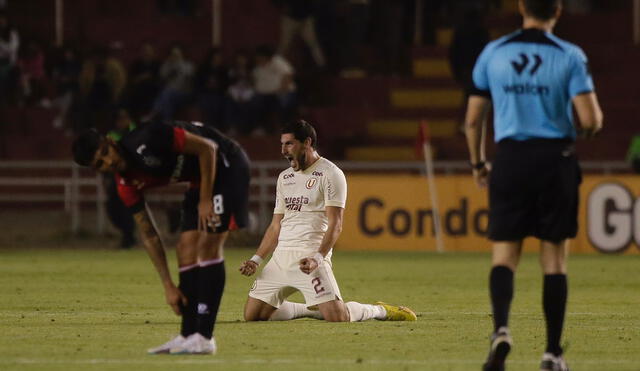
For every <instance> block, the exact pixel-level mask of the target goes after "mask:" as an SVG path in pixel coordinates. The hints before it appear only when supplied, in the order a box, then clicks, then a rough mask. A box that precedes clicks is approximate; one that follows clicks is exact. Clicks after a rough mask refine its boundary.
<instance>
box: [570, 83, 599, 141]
mask: <svg viewBox="0 0 640 371" xmlns="http://www.w3.org/2000/svg"><path fill="white" fill-rule="evenodd" d="M573 105H574V107H575V108H576V113H577V114H578V119H579V120H580V132H581V134H582V135H583V136H584V137H586V138H590V137H593V136H594V135H595V134H596V133H597V132H599V131H600V130H601V129H602V120H603V115H602V110H601V109H600V104H599V103H598V97H597V96H596V93H594V92H589V93H584V94H579V95H576V96H575V97H574V98H573Z"/></svg>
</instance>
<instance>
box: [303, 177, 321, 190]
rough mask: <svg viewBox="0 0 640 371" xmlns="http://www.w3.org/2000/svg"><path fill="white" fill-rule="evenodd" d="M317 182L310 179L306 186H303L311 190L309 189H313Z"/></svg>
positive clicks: (314, 179)
mask: <svg viewBox="0 0 640 371" xmlns="http://www.w3.org/2000/svg"><path fill="white" fill-rule="evenodd" d="M317 181H318V179H316V178H311V179H309V180H307V184H305V185H304V186H305V187H307V189H311V188H313V186H314V185H316V182H317Z"/></svg>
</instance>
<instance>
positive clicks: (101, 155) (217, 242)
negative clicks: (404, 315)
mask: <svg viewBox="0 0 640 371" xmlns="http://www.w3.org/2000/svg"><path fill="white" fill-rule="evenodd" d="M126 119H129V120H130V118H129V116H128V114H127V112H126V111H124V110H121V111H120V112H119V114H118V120H126ZM73 155H74V158H75V161H76V162H77V163H78V164H80V165H83V166H91V167H93V168H94V169H95V170H97V171H99V172H104V173H115V176H116V181H117V183H118V193H119V195H120V197H121V198H122V201H123V202H124V203H125V205H127V206H128V207H129V209H130V210H131V212H132V214H133V216H134V219H135V221H136V224H137V226H138V229H139V231H140V233H141V237H142V240H143V242H144V246H145V248H146V250H147V252H148V254H149V257H150V258H151V261H152V262H153V264H154V266H155V268H156V270H157V271H158V273H159V275H160V279H161V281H162V285H163V287H164V290H165V295H166V299H167V303H168V304H169V305H170V306H171V308H172V309H173V311H174V312H175V313H176V314H178V315H181V316H182V325H181V333H180V335H179V336H177V337H176V338H174V339H172V340H170V341H169V342H167V343H166V344H163V345H161V346H159V347H157V348H153V349H150V350H149V353H152V354H158V353H178V354H185V353H186V354H212V353H215V351H216V344H215V340H214V337H213V327H214V323H215V320H216V315H217V313H218V307H219V306H220V299H221V297H222V292H223V289H224V284H225V269H224V258H223V254H222V247H223V245H224V241H225V240H226V238H227V235H228V231H229V230H233V229H236V228H241V227H244V226H246V225H247V222H248V191H249V177H250V174H249V160H248V157H247V155H246V154H245V152H244V150H243V149H242V148H241V147H240V146H239V145H238V144H237V143H236V142H234V141H233V140H231V139H229V138H227V137H225V136H224V135H223V134H221V133H220V132H219V131H217V130H215V129H213V128H210V127H205V126H203V125H202V124H200V123H197V122H172V123H149V124H147V125H144V126H140V127H138V128H137V129H135V130H133V131H131V132H129V133H127V134H125V135H124V136H123V137H122V139H121V140H120V141H119V142H117V143H116V142H114V141H113V140H111V139H109V138H106V137H104V136H102V135H100V134H99V133H98V132H97V131H95V130H88V131H86V132H84V133H82V134H81V135H80V136H79V137H78V138H77V139H76V140H75V141H74V143H73ZM177 182H189V183H190V186H189V189H188V190H187V192H186V193H185V197H184V201H183V202H182V220H181V234H180V239H179V241H178V245H177V248H176V252H177V256H178V266H179V270H180V284H179V286H178V287H176V286H175V284H174V283H173V281H172V279H171V275H170V273H169V268H168V266H167V259H166V256H165V251H164V247H163V244H162V240H161V239H160V236H159V234H158V231H157V229H156V227H155V225H154V222H153V219H152V216H151V213H150V210H149V208H148V207H147V205H146V203H145V200H144V192H145V190H146V189H149V188H153V187H160V186H164V185H167V184H171V183H177Z"/></svg>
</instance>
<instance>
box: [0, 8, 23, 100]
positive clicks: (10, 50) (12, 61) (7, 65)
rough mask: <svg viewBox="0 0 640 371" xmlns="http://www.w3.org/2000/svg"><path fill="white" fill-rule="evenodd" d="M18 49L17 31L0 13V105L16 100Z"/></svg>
mask: <svg viewBox="0 0 640 371" xmlns="http://www.w3.org/2000/svg"><path fill="white" fill-rule="evenodd" d="M19 49H20V37H19V36H18V31H16V29H15V28H13V26H12V25H11V24H10V23H9V19H8V18H7V16H6V14H5V13H4V12H2V11H0V105H1V104H3V103H7V101H9V100H15V98H16V97H15V95H16V88H17V84H18V70H17V65H16V63H17V61H18V50H19Z"/></svg>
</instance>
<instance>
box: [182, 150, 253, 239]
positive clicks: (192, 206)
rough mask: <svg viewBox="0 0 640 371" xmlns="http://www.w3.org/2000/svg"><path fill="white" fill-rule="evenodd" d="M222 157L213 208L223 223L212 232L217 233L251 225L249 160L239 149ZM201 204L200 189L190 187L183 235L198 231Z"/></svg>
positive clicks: (183, 220) (216, 180) (214, 192)
mask: <svg viewBox="0 0 640 371" xmlns="http://www.w3.org/2000/svg"><path fill="white" fill-rule="evenodd" d="M221 156H223V158H221V160H220V161H218V163H217V169H216V179H215V182H214V185H213V208H214V212H215V213H217V214H219V215H220V221H221V224H220V225H219V226H217V227H215V228H213V230H211V229H210V231H212V232H214V233H221V232H225V231H229V230H235V229H239V228H244V227H246V226H248V225H249V181H250V178H251V173H250V168H249V158H248V157H247V154H246V153H245V152H244V150H242V148H240V147H239V146H238V147H236V150H235V151H233V152H232V153H228V154H225V155H221ZM196 185H197V184H196ZM199 202H200V189H199V188H197V187H192V188H189V190H188V191H187V192H186V193H185V197H184V200H183V201H182V214H181V221H180V229H181V230H182V231H183V232H185V231H190V230H196V229H198V203H199Z"/></svg>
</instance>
